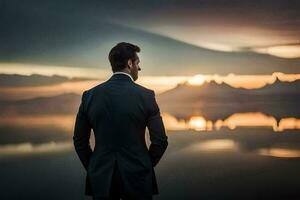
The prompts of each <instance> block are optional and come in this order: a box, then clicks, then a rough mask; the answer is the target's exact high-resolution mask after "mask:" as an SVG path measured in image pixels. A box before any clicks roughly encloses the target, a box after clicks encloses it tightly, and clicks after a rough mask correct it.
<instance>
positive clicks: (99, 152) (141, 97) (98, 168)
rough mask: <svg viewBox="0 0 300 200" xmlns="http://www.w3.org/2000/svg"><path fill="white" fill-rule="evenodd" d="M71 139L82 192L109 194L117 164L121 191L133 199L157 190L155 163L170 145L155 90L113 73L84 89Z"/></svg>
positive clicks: (87, 193) (95, 194)
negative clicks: (83, 171) (82, 171)
mask: <svg viewBox="0 0 300 200" xmlns="http://www.w3.org/2000/svg"><path fill="white" fill-rule="evenodd" d="M146 127H148V130H149V135H150V141H151V144H150V146H149V149H148V148H147V146H146V142H145V130H146ZM91 129H93V131H94V134H95V149H94V151H92V149H91V147H90V143H89V138H90V134H91ZM73 142H74V147H75V150H76V153H77V154H78V157H79V158H80V161H81V162H82V164H83V166H84V168H85V169H86V171H87V174H86V185H85V194H86V195H90V196H96V197H108V195H109V189H110V184H111V178H112V173H113V169H114V165H115V163H117V164H118V167H119V170H120V174H121V177H122V180H123V184H124V189H125V192H126V193H127V194H128V195H129V196H130V197H131V198H132V199H143V197H146V196H151V195H153V194H158V187H157V182H156V177H155V171H154V167H155V166H156V165H157V163H158V162H159V160H160V159H161V157H162V155H163V154H164V152H165V150H166V148H167V146H168V137H167V136H166V133H165V128H164V124H163V121H162V118H161V115H160V109H159V107H158V105H157V102H156V100H155V93H154V91H153V90H150V89H147V88H145V87H143V86H141V85H138V84H136V83H135V82H133V81H132V80H131V79H130V77H128V76H127V75H125V74H114V75H113V76H112V77H111V78H110V79H109V80H107V81H105V82H104V83H101V84H99V85H97V86H95V87H94V88H92V89H89V90H86V91H84V92H83V94H82V99H81V104H80V106H79V110H78V113H77V116H76V122H75V127H74V136H73Z"/></svg>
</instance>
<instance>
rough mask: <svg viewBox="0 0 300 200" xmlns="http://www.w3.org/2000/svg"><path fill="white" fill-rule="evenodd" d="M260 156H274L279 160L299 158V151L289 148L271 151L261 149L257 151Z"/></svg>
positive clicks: (271, 149) (272, 149)
mask: <svg viewBox="0 0 300 200" xmlns="http://www.w3.org/2000/svg"><path fill="white" fill-rule="evenodd" d="M257 153H258V154H259V155H264V156H272V157H279V158H299V157H300V150H299V149H288V148H270V149H266V148H263V149H259V150H257Z"/></svg>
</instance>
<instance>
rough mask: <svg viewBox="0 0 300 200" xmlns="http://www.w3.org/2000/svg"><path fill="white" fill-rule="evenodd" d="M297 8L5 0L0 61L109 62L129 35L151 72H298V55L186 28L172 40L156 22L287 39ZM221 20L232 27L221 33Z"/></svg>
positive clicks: (211, 0)
mask: <svg viewBox="0 0 300 200" xmlns="http://www.w3.org/2000/svg"><path fill="white" fill-rule="evenodd" d="M299 8H300V3H299V2H298V1H278V0H277V1H269V0H266V1H258V0H255V1H233V0H231V1H224V0H223V1H222V0H220V1H216V0H200V1H189V0H188V1H172V0H168V1H167V0H165V1H158V0H153V1H137V0H134V1H129V0H123V1H106V0H105V1H83V0H73V1H71V0H67V1H58V0H51V1H50V0H48V1H37V0H28V1H21V0H18V1H17V0H9V1H8V0H7V1H1V2H0V11H1V12H0V24H1V27H0V43H1V48H0V61H1V62H20V63H37V64H45V65H66V66H82V67H104V68H107V67H108V66H109V63H108V59H107V54H108V51H109V50H110V48H111V47H112V46H113V45H114V44H115V43H117V42H120V41H129V42H133V43H136V44H138V45H140V46H141V47H142V52H141V54H142V56H143V60H142V64H144V72H145V73H146V74H149V75H150V74H152V75H158V74H161V75H163V74H164V75H176V74H182V75H184V74H187V75H188V74H189V75H190V74H194V73H219V74H226V73H230V72H234V73H240V74H245V73H251V74H260V73H272V72H274V71H282V72H286V73H296V72H299V71H300V69H299V67H298V66H299V65H300V59H288V60H287V59H281V58H275V57H272V56H268V55H260V54H257V53H251V52H218V51H212V50H207V49H203V48H199V47H197V46H195V45H190V44H187V43H186V39H187V38H186V37H184V34H182V38H180V37H179V38H175V39H176V40H174V39H172V35H168V34H164V33H163V32H159V31H157V30H160V27H164V28H168V26H172V25H176V26H178V27H179V28H178V29H177V30H178V35H180V34H179V33H180V32H181V31H186V30H189V29H190V28H191V27H192V28H193V27H200V28H202V29H203V33H202V32H201V33H199V34H204V33H205V34H206V35H202V36H203V37H202V36H201V37H202V38H204V40H206V38H207V39H211V38H214V37H215V38H216V41H218V40H217V38H221V39H223V40H228V41H229V40H231V44H232V43H234V42H235V40H236V42H237V43H239V42H240V41H244V39H243V38H242V39H241V38H238V37H235V36H231V39H230V38H229V37H228V38H227V36H228V35H229V36H230V34H234V33H233V32H232V30H238V31H241V34H245V32H247V31H245V27H246V28H249V27H250V28H251V27H254V28H255V29H258V30H259V31H258V32H259V33H257V34H261V33H263V34H265V33H272V37H275V36H276V37H282V38H286V40H285V41H284V42H289V40H294V39H295V38H297V37H299V28H298V27H300V26H297V25H299V23H300V20H299V19H300V17H299V14H298V13H297V12H296V11H298V10H299ZM130 27H131V28H130ZM207 27H213V28H214V29H215V32H216V35H215V36H214V34H212V33H211V32H209V31H206V32H205V28H207ZM152 28H153V30H154V31H153V32H152V31H151V30H152ZM222 28H223V29H224V30H226V31H227V32H226V31H224V35H223V36H222V34H221V35H220V30H221V29H222ZM231 28H232V29H231ZM243 31H244V32H243ZM221 33H222V32H221ZM174 34H177V32H174ZM249 34H250V37H251V33H249ZM274 35H275V36H274ZM247 36H248V37H249V35H247ZM209 37H210V38H209ZM263 37H267V38H268V37H269V36H266V35H263ZM260 39H261V38H260ZM278 43H280V41H279V42H278V41H274V44H278ZM263 44H264V45H265V43H263ZM246 46H247V47H248V45H246ZM295 66H296V67H295ZM158 68H159V69H158Z"/></svg>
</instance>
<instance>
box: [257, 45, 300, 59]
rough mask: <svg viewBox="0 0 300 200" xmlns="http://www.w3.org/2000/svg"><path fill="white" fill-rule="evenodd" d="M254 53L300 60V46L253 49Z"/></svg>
mask: <svg viewBox="0 0 300 200" xmlns="http://www.w3.org/2000/svg"><path fill="white" fill-rule="evenodd" d="M253 51H255V52H258V53H263V54H269V55H272V56H277V57H280V58H300V44H296V45H278V46H271V47H262V48H253Z"/></svg>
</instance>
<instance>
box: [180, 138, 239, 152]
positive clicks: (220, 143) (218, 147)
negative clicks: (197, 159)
mask: <svg viewBox="0 0 300 200" xmlns="http://www.w3.org/2000/svg"><path fill="white" fill-rule="evenodd" d="M238 148H239V146H238V143H236V142H235V141H233V140H230V139H215V140H207V141H204V142H199V143H196V144H192V145H191V146H189V147H187V149H185V150H186V151H188V152H195V151H225V150H238Z"/></svg>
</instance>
